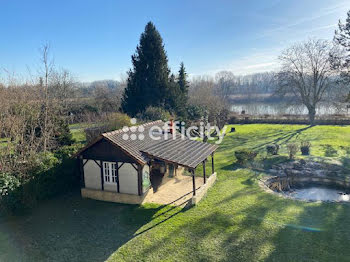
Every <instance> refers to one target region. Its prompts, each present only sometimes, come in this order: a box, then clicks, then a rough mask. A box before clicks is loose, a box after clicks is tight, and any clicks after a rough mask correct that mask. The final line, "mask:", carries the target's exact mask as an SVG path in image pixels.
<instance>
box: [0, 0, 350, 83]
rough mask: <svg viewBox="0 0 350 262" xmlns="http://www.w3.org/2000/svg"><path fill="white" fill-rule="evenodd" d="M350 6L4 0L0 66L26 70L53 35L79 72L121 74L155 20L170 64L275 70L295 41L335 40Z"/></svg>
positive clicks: (199, 70) (290, 0)
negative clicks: (333, 38)
mask: <svg viewBox="0 0 350 262" xmlns="http://www.w3.org/2000/svg"><path fill="white" fill-rule="evenodd" d="M349 9H350V1H348V0H346V1H345V0H337V1H336V0H299V1H298V0H264V1H262V0H255V1H249V0H245V1H234V0H231V1H223V0H216V1H214V0H213V1H208V0H177V1H175V0H173V1H171V0H158V1H155V0H147V1H144V0H143V1H142V0H138V1H136V0H128V1H127V0H125V1H121V0H120V1H116V0H115V1H109V0H103V1H97V0H95V1H90V0H71V1H65V0H61V1H35V0H32V1H24V0H23V1H18V0H0V36H1V41H0V68H6V69H7V70H8V71H10V72H15V73H17V74H19V75H25V74H26V72H27V67H30V68H35V67H37V65H38V61H39V53H38V49H39V47H40V46H41V45H42V44H43V43H46V42H48V43H50V45H51V51H52V54H53V57H54V60H55V64H56V65H57V66H58V67H63V68H66V69H69V70H70V71H72V72H73V74H74V75H75V76H76V77H77V79H78V80H81V81H92V80H98V79H119V78H120V77H121V76H122V75H123V74H124V75H125V72H126V71H127V70H128V69H129V68H130V66H131V61H130V60H131V59H130V56H131V55H132V54H133V53H134V51H135V47H136V45H137V44H138V41H139V37H140V34H141V32H142V31H143V29H144V26H145V24H146V23H147V22H148V21H150V20H151V21H153V22H154V23H155V25H156V27H157V28H158V30H159V31H160V33H161V35H162V37H163V40H164V43H165V48H166V51H167V53H168V58H169V65H170V67H171V69H172V70H173V71H177V70H178V65H179V64H180V62H181V61H183V62H184V63H185V66H186V68H187V71H188V72H189V74H190V75H193V76H196V75H203V74H209V75H213V74H215V73H216V72H218V71H220V70H232V71H233V72H234V73H235V74H248V73H253V72H261V71H266V70H273V69H276V68H277V56H278V54H279V53H280V51H281V50H282V49H284V48H285V47H287V46H288V45H290V44H291V43H293V42H296V41H301V40H305V39H307V38H309V37H317V38H323V39H329V40H331V39H332V37H333V32H334V30H335V28H336V25H337V22H338V20H339V19H345V17H346V12H347V11H348V10H349ZM0 77H3V78H4V72H3V71H0Z"/></svg>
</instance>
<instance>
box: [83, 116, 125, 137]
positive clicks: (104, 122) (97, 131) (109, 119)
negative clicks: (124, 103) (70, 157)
mask: <svg viewBox="0 0 350 262" xmlns="http://www.w3.org/2000/svg"><path fill="white" fill-rule="evenodd" d="M130 125H131V122H130V117H129V116H128V115H126V114H123V113H112V114H108V115H107V116H105V117H103V118H102V119H101V123H100V125H99V126H95V127H89V128H86V129H85V130H84V132H85V137H86V141H87V143H90V142H91V141H93V140H94V139H95V138H97V137H98V136H99V135H101V134H102V133H105V132H110V131H113V130H117V129H121V128H123V127H124V126H130Z"/></svg>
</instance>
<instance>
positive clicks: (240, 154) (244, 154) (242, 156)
mask: <svg viewBox="0 0 350 262" xmlns="http://www.w3.org/2000/svg"><path fill="white" fill-rule="evenodd" d="M257 155H258V153H257V152H256V151H253V150H250V149H246V148H244V149H241V150H237V151H235V157H236V159H237V162H238V163H239V164H244V163H245V162H247V161H251V160H254V158H255V157H256V156H257Z"/></svg>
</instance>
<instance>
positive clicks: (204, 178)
mask: <svg viewBox="0 0 350 262" xmlns="http://www.w3.org/2000/svg"><path fill="white" fill-rule="evenodd" d="M203 180H204V184H205V183H206V182H207V178H206V176H205V160H204V161H203Z"/></svg>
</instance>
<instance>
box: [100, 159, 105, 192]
mask: <svg viewBox="0 0 350 262" xmlns="http://www.w3.org/2000/svg"><path fill="white" fill-rule="evenodd" d="M99 166H100V170H101V190H105V189H104V179H103V162H102V160H101V161H100V165H99Z"/></svg>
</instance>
